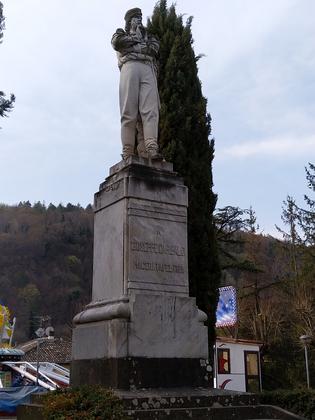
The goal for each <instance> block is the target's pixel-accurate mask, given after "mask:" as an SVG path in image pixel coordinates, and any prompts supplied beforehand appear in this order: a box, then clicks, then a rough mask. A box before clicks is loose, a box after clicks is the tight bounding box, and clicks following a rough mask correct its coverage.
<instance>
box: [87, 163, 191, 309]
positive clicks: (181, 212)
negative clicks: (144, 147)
mask: <svg viewBox="0 0 315 420" xmlns="http://www.w3.org/2000/svg"><path fill="white" fill-rule="evenodd" d="M139 161H141V160H138V161H137V162H138V163H137V164H134V163H133V164H130V165H126V164H125V163H124V164H123V165H121V168H122V169H121V170H120V171H118V172H115V171H113V175H111V176H109V177H108V178H107V179H106V181H105V182H104V183H103V184H101V186H100V191H99V192H98V193H97V194H96V195H95V209H96V212H95V228H94V235H95V236H94V266H93V291H92V300H93V301H98V300H105V299H108V300H109V299H119V298H120V297H121V296H122V295H128V294H129V293H130V291H131V290H141V291H143V290H146V291H159V292H162V293H175V294H178V295H182V296H188V265H187V226H186V223H187V188H186V187H185V186H184V184H183V182H182V180H181V179H180V178H178V177H177V176H176V174H175V173H174V172H170V171H166V170H165V169H160V167H161V166H163V165H161V164H159V163H157V164H156V166H144V165H142V164H139Z"/></svg>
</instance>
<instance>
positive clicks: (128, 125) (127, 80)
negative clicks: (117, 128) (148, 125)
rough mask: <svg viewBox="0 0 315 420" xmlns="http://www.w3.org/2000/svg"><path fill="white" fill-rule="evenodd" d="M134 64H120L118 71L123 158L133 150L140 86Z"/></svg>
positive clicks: (138, 75)
mask: <svg viewBox="0 0 315 420" xmlns="http://www.w3.org/2000/svg"><path fill="white" fill-rule="evenodd" d="M135 64H137V63H136V62H132V61H128V62H127V63H125V64H124V65H123V66H122V69H121V72H120V83H119V105H120V115H121V141H122V147H123V158H126V157H128V156H130V155H133V154H134V152H135V139H136V124H137V117H138V110H139V86H140V74H139V72H138V68H137V66H135Z"/></svg>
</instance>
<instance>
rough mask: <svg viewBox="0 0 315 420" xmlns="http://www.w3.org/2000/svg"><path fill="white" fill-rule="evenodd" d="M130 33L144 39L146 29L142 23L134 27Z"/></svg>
mask: <svg viewBox="0 0 315 420" xmlns="http://www.w3.org/2000/svg"><path fill="white" fill-rule="evenodd" d="M130 32H133V33H136V34H137V35H138V36H140V37H142V38H143V37H144V36H145V29H144V26H143V25H142V23H140V24H139V25H136V26H133V27H132V28H131V31H130Z"/></svg>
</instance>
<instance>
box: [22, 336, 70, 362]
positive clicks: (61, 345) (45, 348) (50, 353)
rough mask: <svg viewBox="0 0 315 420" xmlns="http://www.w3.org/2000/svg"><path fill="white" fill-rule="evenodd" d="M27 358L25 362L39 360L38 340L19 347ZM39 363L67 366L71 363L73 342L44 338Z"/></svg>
mask: <svg viewBox="0 0 315 420" xmlns="http://www.w3.org/2000/svg"><path fill="white" fill-rule="evenodd" d="M18 347H19V349H21V350H23V351H24V353H25V356H23V357H22V360H23V361H26V362H35V361H36V360H37V339H36V340H31V341H28V342H26V343H24V344H21V345H19V346H18ZM39 361H40V362H50V363H58V364H67V363H70V361H71V340H70V339H63V338H42V339H40V346H39Z"/></svg>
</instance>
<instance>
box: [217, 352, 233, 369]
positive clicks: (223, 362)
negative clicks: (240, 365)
mask: <svg viewBox="0 0 315 420" xmlns="http://www.w3.org/2000/svg"><path fill="white" fill-rule="evenodd" d="M217 354H218V373H219V374H225V373H231V362H230V360H231V359H230V350H229V349H218V350H217Z"/></svg>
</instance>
